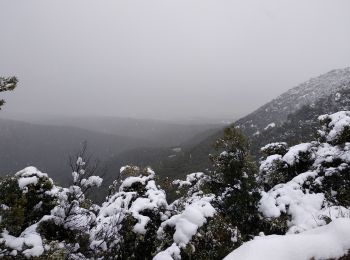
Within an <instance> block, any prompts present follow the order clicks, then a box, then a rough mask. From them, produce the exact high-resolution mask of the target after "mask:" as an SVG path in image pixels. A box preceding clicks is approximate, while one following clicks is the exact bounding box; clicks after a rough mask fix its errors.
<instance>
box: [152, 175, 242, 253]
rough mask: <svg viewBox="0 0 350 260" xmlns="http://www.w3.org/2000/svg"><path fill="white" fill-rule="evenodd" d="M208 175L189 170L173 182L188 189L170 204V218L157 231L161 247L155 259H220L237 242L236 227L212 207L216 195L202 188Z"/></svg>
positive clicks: (237, 233)
mask: <svg viewBox="0 0 350 260" xmlns="http://www.w3.org/2000/svg"><path fill="white" fill-rule="evenodd" d="M208 179H209V176H207V175H205V174H204V173H192V174H189V175H187V177H186V180H185V181H180V180H176V181H174V182H173V184H174V185H178V186H179V187H181V188H183V189H184V188H185V187H186V188H187V192H186V194H185V195H184V196H183V197H181V198H179V199H178V200H176V201H174V202H173V203H172V204H171V205H169V208H168V212H167V216H168V217H169V218H168V219H166V220H165V221H163V222H162V223H161V226H160V227H159V229H158V232H157V233H158V239H159V240H160V241H161V243H160V245H159V248H162V251H161V252H159V253H158V254H157V256H156V257H155V259H167V258H169V259H221V258H222V257H224V256H225V255H227V253H228V252H230V251H232V249H233V248H234V247H235V244H237V243H239V242H240V234H239V232H238V230H237V228H235V227H233V226H232V225H231V224H230V220H229V219H227V218H226V219H225V217H224V216H222V215H220V214H219V213H218V212H217V210H216V209H215V208H214V205H215V200H216V197H215V195H214V194H206V193H205V192H203V190H202V188H204V187H205V185H206V183H207V181H208ZM166 257H167V258H166ZM170 257H172V258H170Z"/></svg>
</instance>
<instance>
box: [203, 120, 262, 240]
mask: <svg viewBox="0 0 350 260" xmlns="http://www.w3.org/2000/svg"><path fill="white" fill-rule="evenodd" d="M216 149H217V154H216V155H214V156H211V159H212V162H213V168H214V170H213V171H212V172H211V173H210V177H211V178H210V181H209V182H208V188H209V190H210V191H211V192H212V193H214V194H216V196H217V199H216V203H217V207H218V209H219V211H220V212H221V213H222V214H223V216H225V217H227V218H229V219H230V222H231V224H232V225H233V226H236V227H238V230H239V232H240V234H241V235H242V239H243V240H247V239H249V238H250V237H251V236H253V235H255V234H257V232H258V230H259V220H260V215H259V212H258V211H257V204H258V202H259V199H260V194H259V191H258V185H257V182H256V176H257V167H256V165H255V162H254V161H253V160H252V159H251V157H250V154H249V144H248V141H247V139H246V138H245V137H244V136H243V134H242V133H241V132H240V131H239V130H238V129H236V128H235V127H234V126H231V127H228V128H226V129H225V130H224V136H223V137H222V138H220V139H218V140H217V142H216Z"/></svg>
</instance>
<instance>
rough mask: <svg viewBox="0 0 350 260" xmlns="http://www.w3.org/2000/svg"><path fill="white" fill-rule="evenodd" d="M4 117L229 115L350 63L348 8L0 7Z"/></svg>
mask: <svg viewBox="0 0 350 260" xmlns="http://www.w3.org/2000/svg"><path fill="white" fill-rule="evenodd" d="M0 10H1V15H0V32H1V40H0V74H2V75H17V76H18V77H19V79H20V88H18V89H17V90H16V92H15V93H11V95H6V97H7V100H8V103H7V105H6V108H5V110H6V112H7V113H45V114H63V115H113V116H134V117H147V118H173V117H177V118H188V117H193V116H201V117H235V116H237V115H242V114H244V113H248V112H250V111H252V110H254V109H255V108H257V107H259V106H260V105H262V104H263V103H265V102H267V101H269V100H270V99H272V98H274V97H275V96H276V95H278V94H280V93H282V92H284V91H285V90H287V89H289V88H290V87H293V86H295V85H297V84H298V83H301V82H303V81H305V80H307V79H309V78H310V77H313V76H317V75H319V74H322V73H325V72H327V71H329V70H332V69H335V68H342V67H346V66H350V15H349V13H350V1H349V0H343V1H340V0H328V1H323V0H307V1H305V0H290V1H286V0H274V1H272V0H269V1H263V0H255V1H249V0H241V1H234V0H230V1H229V0H125V1H118V0H111V1H107V0H95V1H91V0H57V1H48V0H42V1H37V0H31V1H17V0H0Z"/></svg>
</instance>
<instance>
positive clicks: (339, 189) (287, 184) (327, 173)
mask: <svg viewBox="0 0 350 260" xmlns="http://www.w3.org/2000/svg"><path fill="white" fill-rule="evenodd" d="M319 118H320V120H321V123H322V124H323V126H322V130H321V131H320V133H321V138H320V140H319V141H314V142H310V143H303V144H299V145H296V146H293V147H291V148H290V149H289V151H288V152H287V153H286V154H285V155H284V156H283V157H282V156H281V155H279V154H275V155H271V156H269V157H267V159H266V160H264V161H263V162H262V163H261V167H260V176H259V178H260V179H263V178H267V177H269V174H267V173H269V172H273V174H274V175H277V176H278V173H280V174H281V175H282V176H284V175H285V171H284V169H282V170H280V169H278V168H276V167H274V166H275V164H274V163H273V161H274V160H277V161H278V162H279V163H280V164H283V163H286V164H287V165H288V166H287V167H293V166H295V165H298V164H300V162H302V164H303V165H302V166H298V167H295V168H294V169H293V171H295V177H293V178H290V179H287V180H285V181H282V182H281V183H280V184H277V183H275V182H272V181H271V180H269V181H270V183H271V184H272V183H273V184H276V185H275V186H274V187H273V188H271V189H270V190H266V192H262V198H261V200H260V206H259V209H260V211H261V212H262V213H263V215H264V216H265V217H267V218H270V219H271V220H272V221H276V220H278V219H279V220H281V218H282V219H284V220H285V221H282V222H280V223H281V224H283V222H284V224H283V225H287V226H288V229H289V231H288V232H290V233H298V232H303V231H305V230H308V229H312V228H315V227H317V226H319V225H325V224H327V223H329V222H330V221H332V220H334V219H336V218H339V217H343V216H349V215H350V210H349V209H350V168H349V164H350V143H349V142H347V137H346V136H347V134H344V133H346V131H347V130H346V129H348V128H349V127H350V120H348V118H349V113H348V112H347V111H343V112H338V113H335V114H332V115H325V116H320V117H319ZM339 122H341V123H339ZM344 136H345V137H346V138H344ZM289 176H290V177H292V176H293V175H289ZM281 179H283V177H281ZM286 216H287V218H286Z"/></svg>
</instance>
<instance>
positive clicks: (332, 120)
mask: <svg viewBox="0 0 350 260" xmlns="http://www.w3.org/2000/svg"><path fill="white" fill-rule="evenodd" d="M318 119H319V120H320V121H321V123H322V124H323V129H322V130H320V131H319V134H320V135H321V136H322V137H324V138H325V140H326V141H327V142H330V143H333V144H341V143H345V142H350V111H339V112H337V113H334V114H331V115H322V116H320V117H319V118H318Z"/></svg>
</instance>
